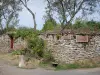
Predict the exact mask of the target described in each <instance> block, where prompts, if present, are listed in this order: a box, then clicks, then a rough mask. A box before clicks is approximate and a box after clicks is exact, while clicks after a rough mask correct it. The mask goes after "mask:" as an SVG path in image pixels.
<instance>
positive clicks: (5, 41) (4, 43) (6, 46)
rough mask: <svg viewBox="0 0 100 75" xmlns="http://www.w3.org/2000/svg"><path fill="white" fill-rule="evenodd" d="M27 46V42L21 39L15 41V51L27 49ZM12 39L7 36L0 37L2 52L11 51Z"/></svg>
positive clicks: (0, 49)
mask: <svg viewBox="0 0 100 75" xmlns="http://www.w3.org/2000/svg"><path fill="white" fill-rule="evenodd" d="M26 46H27V42H26V41H24V40H22V39H21V38H18V39H15V40H14V48H13V50H18V49H22V48H25V47H26ZM10 50H11V48H10V38H9V36H8V35H7V34H3V35H0V52H8V51H10Z"/></svg>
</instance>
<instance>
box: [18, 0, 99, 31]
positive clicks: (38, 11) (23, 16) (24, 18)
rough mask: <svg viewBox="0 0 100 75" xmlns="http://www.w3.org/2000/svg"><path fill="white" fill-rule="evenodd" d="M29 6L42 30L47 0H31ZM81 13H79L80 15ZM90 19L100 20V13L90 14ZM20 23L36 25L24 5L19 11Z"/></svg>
mask: <svg viewBox="0 0 100 75" xmlns="http://www.w3.org/2000/svg"><path fill="white" fill-rule="evenodd" d="M28 7H29V8H30V9H31V10H32V11H33V12H34V13H35V15H36V23H37V29H38V30H41V29H42V27H43V24H44V20H43V15H44V14H45V7H46V2H45V0H30V1H29V2H28ZM79 15H80V14H77V15H76V17H78V16H79ZM86 18H88V19H89V20H91V19H95V20H96V21H100V18H99V15H98V14H97V13H95V14H93V15H88V17H86ZM19 20H20V21H19V24H20V26H25V27H32V28H33V27H34V23H33V18H32V15H31V14H30V13H29V12H28V11H27V9H26V8H24V7H23V10H22V11H21V12H20V13H19Z"/></svg>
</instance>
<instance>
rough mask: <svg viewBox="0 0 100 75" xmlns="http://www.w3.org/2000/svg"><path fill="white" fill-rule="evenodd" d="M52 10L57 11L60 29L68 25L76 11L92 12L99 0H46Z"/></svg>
mask: <svg viewBox="0 0 100 75" xmlns="http://www.w3.org/2000/svg"><path fill="white" fill-rule="evenodd" d="M46 1H47V3H48V5H49V7H48V6H47V8H48V9H50V10H52V12H54V13H57V16H58V19H59V22H60V23H61V27H62V30H63V29H65V27H66V26H67V25H69V24H70V23H71V22H72V20H73V18H74V17H75V16H76V14H77V13H78V12H82V13H84V14H86V13H89V14H91V13H93V12H94V11H95V7H97V6H98V5H99V3H100V1H99V0H46Z"/></svg>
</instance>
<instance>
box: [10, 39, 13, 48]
mask: <svg viewBox="0 0 100 75" xmlns="http://www.w3.org/2000/svg"><path fill="white" fill-rule="evenodd" d="M10 40H11V44H10V47H11V49H13V45H14V39H13V37H12V38H11V39H10Z"/></svg>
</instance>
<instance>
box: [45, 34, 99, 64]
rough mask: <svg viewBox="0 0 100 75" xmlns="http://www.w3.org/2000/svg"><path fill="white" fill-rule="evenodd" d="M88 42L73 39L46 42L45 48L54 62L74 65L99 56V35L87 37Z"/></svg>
mask: <svg viewBox="0 0 100 75" xmlns="http://www.w3.org/2000/svg"><path fill="white" fill-rule="evenodd" d="M89 37H91V38H90V39H89V42H86V43H83V42H82V43H79V42H76V38H75V37H71V39H68V40H64V39H60V40H47V48H48V50H50V51H51V52H52V54H53V56H54V58H55V60H57V61H60V62H64V63H74V62H75V61H78V60H84V59H92V58H96V57H99V56H100V35H95V36H89Z"/></svg>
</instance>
